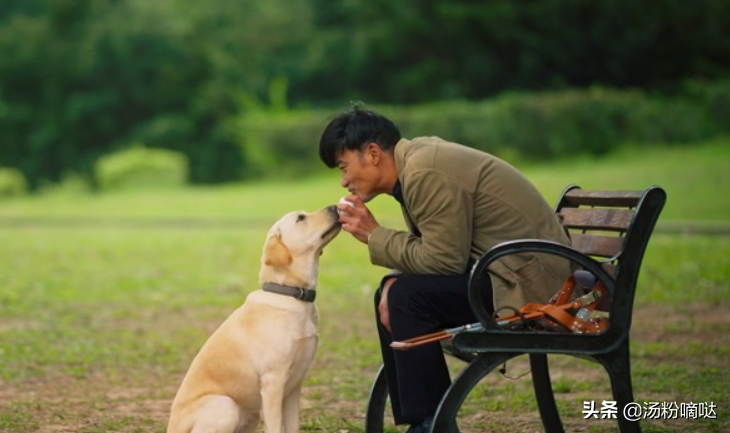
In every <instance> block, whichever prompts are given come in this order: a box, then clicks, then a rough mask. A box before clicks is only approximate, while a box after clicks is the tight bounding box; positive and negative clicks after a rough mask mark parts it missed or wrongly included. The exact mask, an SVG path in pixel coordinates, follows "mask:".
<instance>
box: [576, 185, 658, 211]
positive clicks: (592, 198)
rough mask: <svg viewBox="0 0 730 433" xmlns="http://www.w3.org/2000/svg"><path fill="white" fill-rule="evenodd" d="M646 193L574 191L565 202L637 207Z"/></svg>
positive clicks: (577, 204)
mask: <svg viewBox="0 0 730 433" xmlns="http://www.w3.org/2000/svg"><path fill="white" fill-rule="evenodd" d="M643 194H644V191H597V190H584V189H573V190H570V191H568V192H567V193H566V194H565V196H564V197H563V200H565V201H566V202H567V203H569V204H571V205H575V206H579V205H586V206H618V207H636V205H637V204H639V200H640V199H641V197H642V195H643Z"/></svg>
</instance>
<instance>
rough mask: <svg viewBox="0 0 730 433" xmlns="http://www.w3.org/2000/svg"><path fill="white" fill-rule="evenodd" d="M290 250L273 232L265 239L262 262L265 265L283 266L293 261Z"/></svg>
mask: <svg viewBox="0 0 730 433" xmlns="http://www.w3.org/2000/svg"><path fill="white" fill-rule="evenodd" d="M293 260H294V259H293V257H292V255H291V251H289V248H287V247H286V245H284V243H283V242H282V241H281V236H280V235H279V234H273V235H271V236H269V239H267V240H266V246H265V247H264V264H265V265H266V266H275V267H284V266H289V265H291V263H292V261H293Z"/></svg>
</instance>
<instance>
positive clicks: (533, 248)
mask: <svg viewBox="0 0 730 433" xmlns="http://www.w3.org/2000/svg"><path fill="white" fill-rule="evenodd" d="M529 252H532V253H547V254H553V255H557V256H561V257H564V258H566V259H568V260H570V261H572V262H574V263H577V264H578V265H580V266H582V267H583V269H585V270H586V271H588V272H590V273H592V274H593V275H595V277H596V278H597V279H598V281H600V282H601V283H603V285H604V286H605V287H606V290H608V292H609V293H610V294H612V295H613V292H614V279H613V277H611V276H610V275H609V274H608V273H607V272H606V271H605V270H604V269H603V267H602V265H601V263H600V262H598V261H596V260H594V259H592V258H591V257H589V256H587V255H585V254H583V253H581V252H580V251H578V250H576V249H574V248H572V247H569V246H566V245H563V244H560V243H557V242H553V241H546V240H542V239H519V240H514V241H508V242H502V243H500V244H497V245H495V246H494V247H492V248H491V249H490V250H489V251H487V252H486V253H484V254H483V255H482V257H480V258H479V260H477V262H476V263H475V264H474V267H473V268H472V270H471V275H470V276H469V292H468V294H469V303H470V304H471V308H472V311H474V315H475V316H476V317H477V319H479V321H480V322H481V324H482V326H484V328H485V329H500V330H503V329H502V328H501V327H500V326H499V325H497V322H495V320H494V318H493V317H492V315H491V314H490V313H489V312H488V311H487V309H486V308H485V307H484V304H485V301H486V300H485V299H484V291H482V290H480V289H479V282H480V281H481V279H482V278H485V277H486V278H489V274H488V273H487V269H488V268H489V265H490V264H492V262H494V261H495V260H497V259H499V258H501V257H504V256H508V255H510V254H517V253H529ZM566 278H567V276H566ZM489 302H492V300H491V299H490V300H489Z"/></svg>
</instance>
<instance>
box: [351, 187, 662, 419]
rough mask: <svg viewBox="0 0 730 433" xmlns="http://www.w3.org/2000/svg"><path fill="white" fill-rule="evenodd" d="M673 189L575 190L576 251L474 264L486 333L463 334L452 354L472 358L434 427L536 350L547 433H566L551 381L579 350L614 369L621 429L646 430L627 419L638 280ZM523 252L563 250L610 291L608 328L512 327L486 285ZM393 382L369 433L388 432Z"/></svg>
mask: <svg viewBox="0 0 730 433" xmlns="http://www.w3.org/2000/svg"><path fill="white" fill-rule="evenodd" d="M665 202H666V193H665V192H664V190H663V189H661V188H659V187H655V186H654V187H649V188H647V189H646V190H644V191H591V190H583V189H580V188H579V187H578V186H575V185H571V186H569V187H567V188H566V189H565V190H564V191H563V193H562V194H561V196H560V199H559V200H558V204H557V206H556V210H555V211H556V212H557V213H558V214H559V215H561V219H562V221H563V226H564V227H565V228H566V229H567V230H568V231H569V232H570V235H571V239H572V248H571V247H566V246H564V245H561V244H558V243H555V242H550V241H542V240H533V239H525V240H515V241H510V242H505V243H502V244H499V245H496V246H495V247H493V248H492V249H491V250H489V251H488V252H486V253H485V254H484V255H483V256H482V257H481V258H480V259H479V261H477V263H476V264H475V265H474V267H473V268H472V272H471V277H470V281H469V300H470V303H471V306H472V309H473V310H474V313H475V315H476V316H477V318H478V319H479V322H480V323H481V326H482V327H483V330H481V331H473V332H462V333H457V334H456V335H455V336H454V337H453V341H452V342H451V344H450V345H444V348H445V351H446V352H447V353H449V354H451V355H454V356H456V357H458V358H460V359H462V360H464V361H466V362H467V363H468V365H467V366H466V368H464V370H462V372H461V373H460V374H459V375H458V377H456V378H455V380H454V381H453V383H452V384H451V387H450V388H449V389H448V390H447V392H446V393H445V394H444V396H443V398H442V400H441V404H440V405H439V408H438V410H437V412H436V414H435V417H434V422H433V427H432V429H433V430H432V431H433V433H443V432H446V431H447V427H448V426H449V425H450V424H451V422H452V421H453V420H454V419H456V415H457V413H458V411H459V408H460V407H461V405H462V403H463V402H464V400H465V399H466V397H467V396H468V395H469V393H470V392H471V390H472V389H473V388H474V387H475V386H477V385H478V383H479V382H480V380H481V379H482V378H484V377H485V376H486V375H487V374H488V373H489V372H491V371H492V370H494V369H495V368H496V367H498V366H500V365H502V364H503V363H505V362H506V361H507V360H509V359H512V358H514V357H516V356H519V355H523V354H528V355H529V360H530V367H531V372H532V380H533V387H534V390H535V397H536V399H537V405H538V409H539V412H540V416H541V418H542V423H543V426H544V428H545V431H546V432H550V433H552V432H563V431H564V430H563V425H562V422H561V420H560V415H559V413H558V410H557V406H556V404H555V397H554V395H553V389H552V385H551V381H550V373H549V368H548V361H547V355H548V354H562V355H573V356H576V357H579V358H583V359H588V360H591V361H595V362H598V363H600V364H601V365H603V367H604V368H605V369H606V371H607V372H608V375H609V377H610V382H611V389H612V392H613V398H614V401H616V402H617V405H616V408H617V411H616V418H617V420H618V424H619V427H620V429H621V432H623V433H627V432H641V427H640V426H639V423H638V421H629V420H627V419H626V418H625V417H624V414H623V408H624V406H626V405H627V404H628V403H632V402H633V401H634V395H633V390H632V386H631V369H630V357H629V331H630V330H631V318H632V310H633V304H634V294H635V293H636V282H637V280H638V277H639V269H640V267H641V262H642V259H643V256H644V251H645V250H646V246H647V244H648V242H649V238H650V237H651V234H652V231H653V230H654V226H655V224H656V221H657V219H658V218H659V214H660V212H661V210H662V208H663V207H664V203H665ZM519 252H532V253H547V254H555V255H558V256H561V257H564V258H566V259H569V260H571V261H573V262H574V263H576V264H577V265H578V266H579V267H581V268H582V269H583V270H585V271H588V272H590V273H591V274H593V275H594V276H595V277H596V279H597V281H599V282H601V283H602V284H603V285H604V286H605V288H606V289H607V291H608V293H609V294H610V296H609V297H608V298H609V300H610V302H608V303H607V305H604V306H603V307H602V308H605V310H606V311H607V312H608V314H609V324H608V327H607V328H606V329H605V330H604V331H602V332H600V333H594V334H579V333H569V332H568V333H561V332H534V331H528V330H514V329H505V328H503V327H501V326H499V325H498V324H497V322H496V321H495V320H494V318H493V317H492V315H491V314H490V313H489V312H488V311H487V310H486V308H485V307H484V300H483V299H482V293H483V291H481V290H480V287H481V286H482V284H483V282H484V281H486V279H487V278H489V275H488V273H487V271H486V270H487V268H488V267H489V265H490V264H491V263H492V262H494V261H495V260H497V259H499V258H500V257H504V256H506V255H509V254H514V253H519ZM387 398H388V384H387V380H386V378H385V374H384V371H383V369H382V367H381V369H380V371H379V372H378V374H377V376H376V379H375V381H374V383H373V385H372V389H371V391H370V397H369V400H368V406H367V413H366V421H365V431H366V432H367V433H382V432H383V427H384V418H385V408H386V401H387Z"/></svg>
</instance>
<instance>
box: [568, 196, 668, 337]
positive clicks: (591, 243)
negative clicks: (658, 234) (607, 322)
mask: <svg viewBox="0 0 730 433" xmlns="http://www.w3.org/2000/svg"><path fill="white" fill-rule="evenodd" d="M665 202H666V193H665V192H664V190H663V189H661V188H659V187H656V186H652V187H649V188H647V189H645V190H643V191H596V190H583V189H581V188H580V187H578V186H576V185H570V186H568V187H567V188H565V190H563V193H562V194H561V196H560V199H559V200H558V204H557V206H556V209H555V212H556V213H558V214H559V215H560V216H561V218H562V221H563V226H564V227H565V228H566V229H567V230H568V232H569V233H570V236H571V239H572V242H573V248H575V249H577V250H578V251H581V252H582V253H584V254H586V255H589V256H592V257H593V258H595V259H597V260H599V261H601V262H602V263H603V267H604V269H606V271H607V272H608V273H609V274H610V275H612V276H613V278H614V280H615V293H614V294H613V296H612V300H611V304H610V311H611V327H615V326H618V327H621V328H623V327H626V328H627V329H625V331H628V328H630V326H631V311H632V308H633V303H634V294H635V293H636V282H637V280H638V277H639V269H640V267H641V262H642V260H643V257H644V251H645V250H646V246H647V244H648V243H649V238H650V237H651V233H652V231H653V230H654V226H655V224H656V221H657V219H658V218H659V214H660V213H661V210H662V208H663V207H664V203H665Z"/></svg>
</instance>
